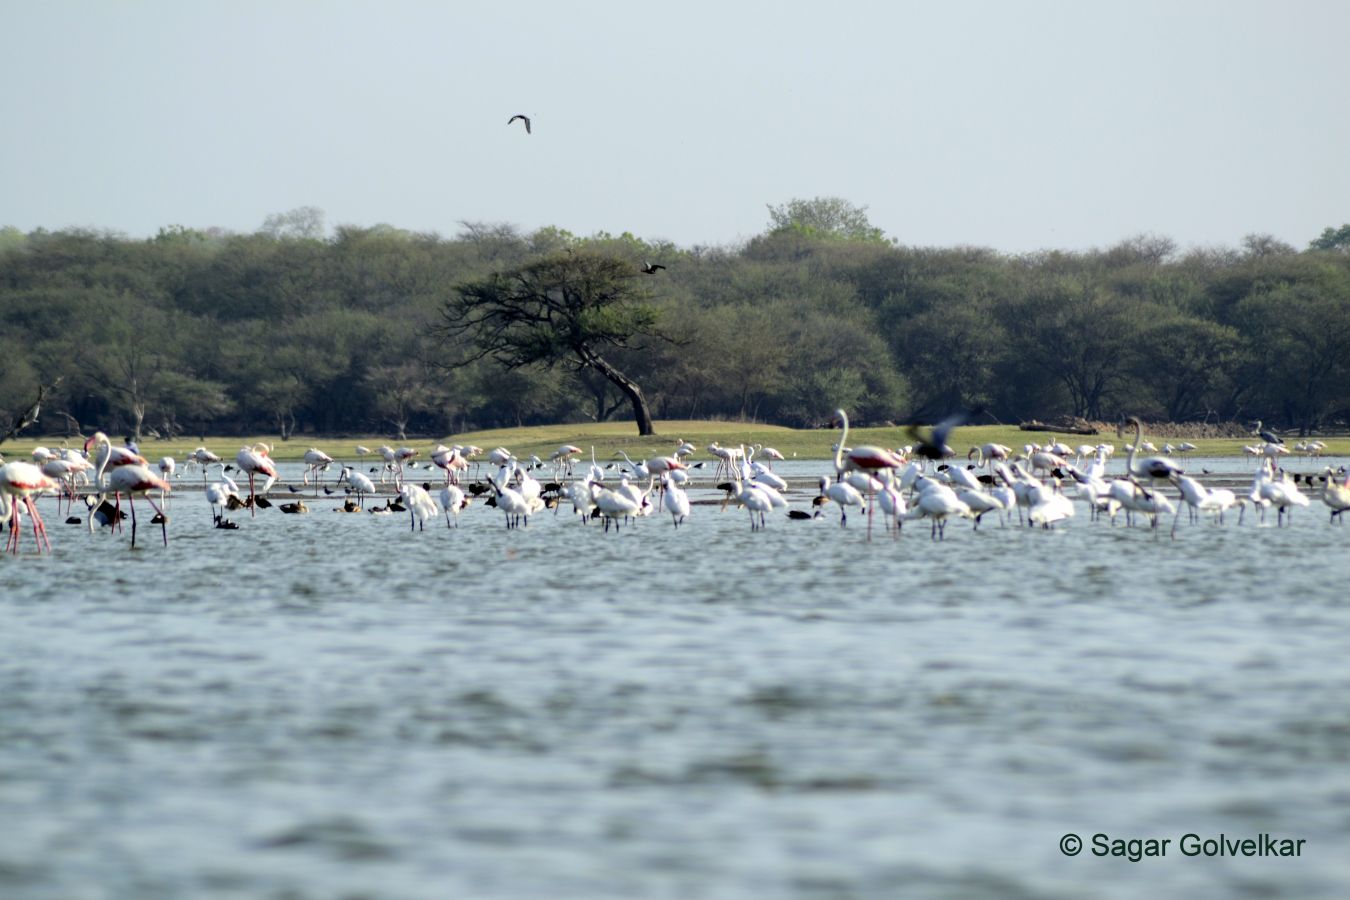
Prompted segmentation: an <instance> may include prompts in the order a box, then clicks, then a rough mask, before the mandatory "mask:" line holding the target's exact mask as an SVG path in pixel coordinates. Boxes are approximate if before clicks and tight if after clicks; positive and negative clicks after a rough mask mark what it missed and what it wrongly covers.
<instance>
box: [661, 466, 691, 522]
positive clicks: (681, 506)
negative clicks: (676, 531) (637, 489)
mask: <svg viewBox="0 0 1350 900" xmlns="http://www.w3.org/2000/svg"><path fill="white" fill-rule="evenodd" d="M670 476H671V473H669V472H667V473H666V475H665V478H664V481H665V486H666V490H665V495H664V496H663V497H662V498H661V502H662V503H663V504H665V507H666V511H667V512H669V513H670V518H671V520H672V521H673V522H674V523H675V527H676V528H679V527H680V525H681V524H682V523H683V522H684V520H685V519H687V518H689V509H690V507H689V495H688V494H686V493H685V492H684V490H683V489H682V488H681V487H680V486H679V485H677V484H676V483H675V481H674V479H673V478H671V477H670Z"/></svg>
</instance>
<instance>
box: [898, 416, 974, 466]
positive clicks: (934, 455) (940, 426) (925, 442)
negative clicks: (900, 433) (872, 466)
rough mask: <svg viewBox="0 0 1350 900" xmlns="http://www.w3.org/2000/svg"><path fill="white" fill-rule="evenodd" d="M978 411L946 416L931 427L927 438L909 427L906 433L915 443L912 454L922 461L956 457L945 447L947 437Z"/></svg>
mask: <svg viewBox="0 0 1350 900" xmlns="http://www.w3.org/2000/svg"><path fill="white" fill-rule="evenodd" d="M978 412H980V410H974V411H972V412H959V413H956V414H954V415H951V416H948V417H947V418H945V419H943V420H942V421H941V422H939V423H937V424H936V425H934V426H933V430H932V432H931V434H930V435H929V436H928V437H924V436H923V435H922V434H920V433H919V426H917V425H910V426H909V428H908V429H907V433H908V434H909V436H910V437H911V438H913V439H914V441H916V446H915V447H914V452H915V453H916V454H918V455H919V456H922V457H923V458H924V459H950V458H951V457H953V456H955V455H956V451H955V450H953V449H952V448H951V447H949V446H948V445H947V435H949V434H951V433H952V429H954V428H956V426H958V425H961V424H964V423H965V422H966V421H967V420H969V419H970V417H971V416H972V415H974V414H976V413H978Z"/></svg>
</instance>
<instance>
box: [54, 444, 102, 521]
mask: <svg viewBox="0 0 1350 900" xmlns="http://www.w3.org/2000/svg"><path fill="white" fill-rule="evenodd" d="M92 468H93V464H92V463H90V462H89V461H88V460H87V459H82V458H78V455H77V458H76V459H67V458H66V457H63V456H59V457H58V456H52V457H49V458H48V459H47V461H46V462H44V463H43V464H42V474H43V475H46V476H47V477H48V478H55V479H56V480H57V481H58V482H60V483H61V486H62V488H63V493H64V494H65V495H66V512H67V513H69V512H70V509H71V504H73V503H74V502H75V479H76V478H77V477H80V476H82V475H83V474H84V473H85V472H87V471H88V470H89V469H92ZM56 513H57V515H60V514H61V499H60V495H58V496H57V501H56Z"/></svg>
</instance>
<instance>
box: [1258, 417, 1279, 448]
mask: <svg viewBox="0 0 1350 900" xmlns="http://www.w3.org/2000/svg"><path fill="white" fill-rule="evenodd" d="M1256 433H1257V434H1259V435H1261V440H1263V441H1265V442H1266V443H1267V444H1283V443H1284V438H1282V437H1280V436H1279V435H1278V434H1276V433H1275V432H1273V431H1271V430H1269V429H1267V428H1262V427H1261V420H1260V419H1257V420H1256Z"/></svg>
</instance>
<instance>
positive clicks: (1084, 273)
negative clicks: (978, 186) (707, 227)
mask: <svg viewBox="0 0 1350 900" xmlns="http://www.w3.org/2000/svg"><path fill="white" fill-rule="evenodd" d="M770 218H771V221H770V223H769V227H768V229H767V230H766V231H765V233H764V234H762V235H759V236H758V237H755V238H753V239H752V240H750V241H748V242H746V243H745V244H744V245H743V246H740V247H693V248H680V247H676V246H674V245H672V244H670V243H668V242H662V241H650V240H645V239H642V238H640V237H637V236H635V235H633V234H630V233H620V234H618V235H612V234H597V235H592V236H590V237H580V236H577V235H574V234H572V233H570V232H567V231H565V230H562V229H559V228H544V229H540V230H538V231H535V232H532V233H525V232H522V231H521V230H520V229H519V228H517V227H515V226H512V225H509V224H505V223H482V222H465V223H462V230H461V231H460V232H459V233H457V234H456V235H455V236H454V237H452V238H444V237H441V236H439V235H435V234H419V233H414V232H409V231H405V230H402V229H398V228H395V227H392V226H389V225H377V226H374V227H371V228H358V227H355V226H348V225H342V226H338V227H336V228H333V229H331V230H330V229H327V228H326V227H325V226H324V224H323V215H322V212H321V211H318V210H313V209H307V208H302V209H300V210H292V211H291V212H289V213H282V214H278V215H277V216H271V217H269V218H268V221H267V222H266V223H265V224H264V227H263V228H262V230H260V231H259V232H257V233H254V234H230V233H224V232H220V231H218V230H212V229H205V230H199V229H192V228H187V227H184V226H181V225H169V226H166V227H164V228H163V229H161V230H160V231H159V233H158V234H156V235H155V236H154V237H153V238H151V239H149V240H131V239H128V238H126V237H125V236H122V235H118V234H114V233H106V232H97V231H89V230H85V229H70V230H65V231H57V232H49V231H45V230H40V229H39V230H36V231H32V232H29V233H23V232H20V231H19V230H17V229H14V228H0V314H3V316H4V322H5V329H4V332H3V333H0V419H4V417H13V416H14V415H16V414H18V413H20V412H22V411H23V409H24V408H26V406H25V404H30V403H31V402H32V398H33V396H34V395H35V391H36V390H37V388H38V387H39V386H41V385H55V387H54V388H53V389H52V391H51V394H50V395H49V397H48V398H47V399H46V401H45V402H44V403H43V409H42V417H41V422H40V424H39V429H40V430H43V431H47V432H56V433H60V432H61V431H62V430H63V429H68V430H70V431H71V432H72V433H73V432H75V431H77V430H81V429H82V430H84V431H85V433H88V432H89V431H90V430H92V429H93V428H94V427H99V428H102V429H104V430H106V431H108V432H109V433H110V434H115V435H120V434H131V435H136V433H137V432H139V433H140V435H141V436H142V437H143V438H152V437H153V436H154V435H192V434H200V433H203V432H208V431H210V432H225V433H230V432H233V433H240V434H256V433H260V432H271V433H281V434H282V435H286V436H289V435H291V434H293V433H306V432H322V433H336V432H344V431H352V432H355V431H362V432H367V431H376V432H381V433H386V434H389V435H390V436H391V437H392V436H395V435H400V434H404V435H415V434H424V435H437V436H440V435H446V434H451V433H455V432H460V431H464V430H468V429H470V428H479V427H490V426H496V425H504V426H505V425H524V424H535V423H541V422H547V421H577V422H582V421H588V420H593V419H606V418H614V417H627V415H628V414H629V409H630V406H631V404H630V403H629V400H628V398H626V396H625V394H624V393H623V391H622V389H621V386H619V385H616V383H615V382H614V381H613V380H611V379H609V378H607V377H605V376H603V375H602V374H600V373H599V370H597V369H594V368H578V367H577V366H575V365H570V364H560V363H563V362H564V360H565V359H567V356H566V353H559V352H558V351H559V350H560V348H561V349H563V350H566V348H567V347H568V346H570V345H569V344H568V341H567V340H566V339H565V338H566V337H567V336H566V335H564V334H563V333H562V332H561V331H559V330H557V329H556V328H554V326H553V325H549V327H547V328H543V329H527V328H524V327H523V324H524V323H523V320H521V321H516V322H514V323H512V324H511V327H512V328H514V329H517V330H516V331H515V332H513V333H514V334H516V335H517V336H520V337H522V338H523V341H522V343H520V345H519V348H518V349H520V350H521V351H522V352H520V353H518V354H516V355H514V356H503V353H501V352H489V353H483V350H484V348H485V347H489V348H491V347H494V345H493V344H492V343H491V334H490V333H486V334H485V333H483V332H480V331H478V330H476V329H472V328H459V329H456V328H455V327H453V326H455V325H456V324H457V323H458V324H462V320H463V319H464V318H465V317H466V316H467V315H468V310H467V309H466V308H459V309H458V312H456V309H457V307H456V301H457V300H463V299H465V298H466V297H474V296H477V297H479V298H480V299H483V298H487V299H492V298H503V297H507V296H509V294H508V293H507V288H509V287H511V285H512V284H515V285H517V286H519V285H521V284H525V283H526V282H528V281H529V280H530V279H535V280H536V281H537V282H538V284H537V285H535V286H536V287H537V286H539V285H544V284H547V283H552V282H549V280H548V278H546V277H544V276H548V277H549V278H551V277H552V276H553V274H557V273H568V272H573V271H575V272H581V269H580V268H578V267H577V266H576V265H574V261H575V260H581V259H585V260H590V259H603V260H606V261H607V262H606V263H605V264H604V266H603V267H600V268H597V269H595V272H594V273H593V274H595V276H596V277H597V278H599V277H600V276H601V275H603V276H604V278H605V279H608V280H609V281H611V282H612V283H613V284H614V285H622V286H623V289H624V290H628V289H630V288H632V289H634V290H635V293H633V294H632V295H631V299H632V300H633V301H634V302H632V303H629V302H628V300H625V301H624V302H623V303H622V304H619V305H615V306H609V307H606V306H603V305H601V306H598V307H595V308H592V309H589V310H588V311H585V313H584V315H581V316H579V317H578V318H577V320H576V322H575V323H574V324H575V325H576V327H577V328H578V329H581V331H585V332H586V333H589V334H593V335H601V336H605V335H609V336H615V335H619V334H621V333H626V334H631V335H639V334H643V333H650V328H649V326H651V325H653V324H655V323H659V331H660V339H651V340H627V339H623V340H605V341H604V348H605V349H604V351H603V353H602V355H603V359H604V361H605V363H606V364H607V365H609V366H611V367H612V368H613V369H614V370H616V371H619V372H621V373H623V375H624V376H625V377H627V378H631V380H632V381H633V382H634V383H636V384H638V385H640V386H641V390H642V392H643V395H644V396H645V398H646V401H647V403H648V404H649V405H650V409H651V413H652V415H653V416H655V417H656V418H657V419H661V418H686V417H692V418H699V417H709V418H711V417H717V418H731V419H737V418H739V419H750V420H756V421H763V422H772V423H781V424H788V425H796V426H821V425H825V424H827V419H828V417H829V415H830V413H831V412H832V411H833V410H834V409H835V408H837V407H841V406H842V407H845V408H847V409H848V410H849V411H850V413H851V414H852V415H853V416H854V417H855V419H856V420H857V421H858V422H859V423H878V422H884V421H888V420H890V421H897V422H899V421H905V420H908V419H911V418H920V419H928V420H933V419H936V418H939V417H942V416H944V415H945V414H947V413H948V412H950V411H952V410H955V409H971V408H976V407H980V408H983V409H984V410H986V415H987V416H988V417H992V419H996V420H998V421H1001V422H1010V421H1018V420H1023V419H1030V418H1038V419H1042V420H1050V419H1053V418H1055V417H1057V416H1060V415H1075V416H1083V417H1086V418H1091V419H1094V420H1104V421H1112V420H1114V419H1116V418H1117V417H1118V416H1119V415H1121V414H1122V413H1134V414H1138V415H1141V416H1144V417H1146V418H1152V419H1172V420H1180V419H1186V420H1192V421H1200V420H1203V421H1208V422H1210V423H1218V422H1242V423H1245V422H1248V421H1251V420H1254V419H1257V418H1259V419H1262V420H1264V421H1265V422H1266V423H1267V424H1273V425H1274V426H1276V427H1279V428H1300V429H1315V428H1325V427H1328V426H1329V425H1332V424H1335V423H1339V422H1343V421H1344V420H1345V419H1346V417H1347V414H1350V252H1347V247H1350V226H1342V227H1341V228H1340V229H1332V228H1328V229H1327V230H1326V232H1324V233H1323V235H1322V236H1321V237H1319V238H1318V239H1317V240H1315V241H1313V242H1312V244H1311V245H1310V247H1309V249H1307V250H1306V251H1303V252H1299V251H1297V250H1295V249H1294V248H1292V247H1290V246H1288V245H1287V244H1284V243H1282V242H1280V241H1278V240H1275V239H1274V238H1271V237H1270V236H1269V235H1251V236H1248V237H1247V238H1245V239H1244V240H1243V241H1242V243H1241V245H1240V246H1238V247H1233V248H1207V249H1203V250H1191V251H1180V250H1178V248H1177V247H1176V246H1175V245H1174V244H1173V243H1172V242H1171V241H1170V240H1168V239H1166V238H1159V237H1155V236H1151V235H1143V236H1139V237H1133V238H1129V239H1126V240H1124V241H1121V242H1120V243H1119V244H1117V245H1115V246H1112V247H1107V248H1104V249H1101V250H1093V251H1089V252H1082V253H1070V252H1063V251H1049V252H1044V253H1037V254H1029V255H1022V256H1007V255H1003V254H999V253H996V252H994V251H991V250H988V249H984V248H979V247H950V248H932V247H910V246H904V245H899V244H895V243H893V242H890V241H888V240H886V239H885V238H884V236H883V235H882V234H881V233H880V231H879V230H878V229H876V228H874V227H873V226H872V225H871V224H870V223H869V222H868V221H867V217H866V210H865V208H863V207H858V206H854V205H853V204H851V203H848V202H847V201H844V200H840V199H838V198H815V199H813V200H793V201H789V202H788V203H786V204H783V205H782V206H777V207H770ZM649 263H654V264H659V265H661V266H664V268H663V269H658V270H653V273H652V274H645V273H643V272H642V268H643V266H644V264H649ZM582 268H584V267H582ZM588 271H589V270H588ZM568 277H569V278H570V277H572V276H571V275H568ZM586 277H590V276H586ZM522 279H524V281H522ZM527 286H528V285H527ZM447 312H449V313H450V314H451V316H452V318H451V319H450V320H447V319H446V314H447ZM526 312H527V313H528V309H527V310H526ZM456 316H457V317H458V318H457V319H456V318H455V317H456ZM634 317H636V318H634ZM447 326H451V327H447ZM569 327H570V326H569ZM578 333H581V332H578ZM485 337H486V338H487V339H488V342H487V343H486V344H485V343H484V338H485ZM495 349H503V348H495ZM573 357H575V352H574V351H573ZM499 358H500V359H506V360H507V361H508V362H509V363H511V364H512V365H514V366H515V368H513V369H510V370H507V369H505V368H503V366H502V365H501V364H500V362H499V361H498V359H499ZM466 361H467V364H466V365H464V366H462V367H460V368H448V367H447V364H448V363H451V362H466ZM550 364H552V368H549V366H550ZM986 420H988V419H986Z"/></svg>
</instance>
